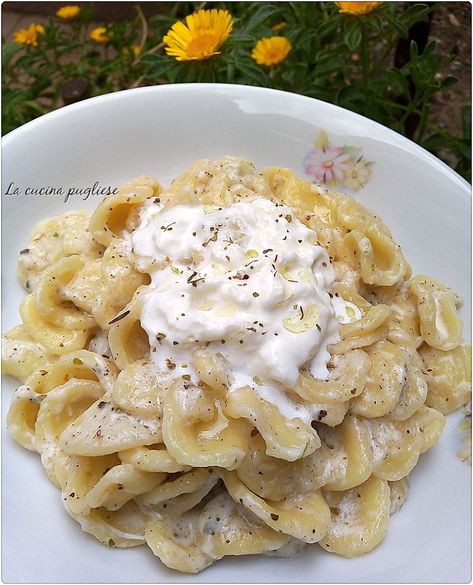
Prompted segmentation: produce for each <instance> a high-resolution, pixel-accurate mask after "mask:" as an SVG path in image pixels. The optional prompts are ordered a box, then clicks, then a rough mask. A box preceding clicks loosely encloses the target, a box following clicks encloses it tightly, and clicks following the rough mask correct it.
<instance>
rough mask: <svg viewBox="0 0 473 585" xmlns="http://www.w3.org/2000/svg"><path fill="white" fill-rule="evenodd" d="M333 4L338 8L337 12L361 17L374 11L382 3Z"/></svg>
mask: <svg viewBox="0 0 473 585" xmlns="http://www.w3.org/2000/svg"><path fill="white" fill-rule="evenodd" d="M335 4H336V5H337V6H338V9H339V12H341V13H343V14H353V15H355V16H361V15H362V14H368V12H372V11H373V10H375V9H376V8H378V6H379V5H380V4H382V2H335Z"/></svg>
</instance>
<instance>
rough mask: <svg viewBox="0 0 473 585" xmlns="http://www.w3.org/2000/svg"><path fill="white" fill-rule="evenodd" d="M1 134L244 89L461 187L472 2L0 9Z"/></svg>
mask: <svg viewBox="0 0 473 585" xmlns="http://www.w3.org/2000/svg"><path fill="white" fill-rule="evenodd" d="M2 66H3V67H2V134H5V133H7V132H10V131H11V130H13V129H15V128H17V127H18V126H20V125H22V124H24V123H26V122H28V121H29V120H32V119H33V118H35V117H37V116H40V115H42V114H44V113H47V112H49V111H51V110H54V109H56V108H59V107H62V106H63V105H67V104H70V103H74V102H76V101H79V100H82V99H85V98H87V97H92V96H96V95H100V94H104V93H109V92H113V91H119V90H122V89H128V88H133V87H140V86H146V85H157V84H165V83H187V82H215V83H241V84H247V85H257V86H262V87H271V88H275V89H282V90H285V91H291V92H296V93H300V94H303V95H306V96H310V97H314V98H317V99H321V100H324V101H327V102H331V103H334V104H338V105H340V106H342V107H344V108H348V109H350V110H353V111H355V112H358V113H360V114H362V115H364V116H367V117H369V118H372V119H374V120H376V121H378V122H380V123H382V124H384V125H386V126H388V127H390V128H392V129H393V130H396V131H397V132H400V133H402V134H404V135H405V136H407V137H408V138H411V139H412V140H414V141H415V142H417V143H418V144H420V145H422V146H423V147H425V148H426V149H428V150H429V151H431V152H433V153H434V154H436V155H437V156H439V157H440V158H441V159H442V160H444V161H445V162H446V163H447V164H449V165H450V166H451V167H452V168H454V169H456V170H457V172H459V173H460V174H461V175H463V176H464V177H465V178H466V179H468V180H470V181H471V4H470V3H469V2H275V3H269V2H141V3H140V2H137V3H132V2H77V3H74V4H72V3H71V4H66V3H59V2H8V1H6V2H3V3H2Z"/></svg>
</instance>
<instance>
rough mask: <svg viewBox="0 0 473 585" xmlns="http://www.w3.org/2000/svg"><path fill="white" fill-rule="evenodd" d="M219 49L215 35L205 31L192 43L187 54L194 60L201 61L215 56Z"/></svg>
mask: <svg viewBox="0 0 473 585" xmlns="http://www.w3.org/2000/svg"><path fill="white" fill-rule="evenodd" d="M217 48H218V38H217V36H216V35H215V33H212V32H208V31H203V32H200V33H198V34H197V35H196V36H195V37H194V38H193V39H192V40H191V41H190V43H189V45H188V47H187V51H186V52H187V54H188V55H189V57H191V58H193V59H201V58H202V57H210V56H211V55H214V54H215V52H216V50H217Z"/></svg>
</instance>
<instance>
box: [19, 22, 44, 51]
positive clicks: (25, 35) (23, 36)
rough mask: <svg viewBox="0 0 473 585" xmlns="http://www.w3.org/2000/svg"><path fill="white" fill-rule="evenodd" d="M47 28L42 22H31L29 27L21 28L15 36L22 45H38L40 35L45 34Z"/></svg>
mask: <svg viewBox="0 0 473 585" xmlns="http://www.w3.org/2000/svg"><path fill="white" fill-rule="evenodd" d="M44 33H45V28H44V26H43V25H42V24H30V26H29V27H28V28H20V30H18V31H16V33H15V34H14V36H13V40H14V41H15V43H18V44H20V45H32V46H33V47H36V46H37V44H38V35H44Z"/></svg>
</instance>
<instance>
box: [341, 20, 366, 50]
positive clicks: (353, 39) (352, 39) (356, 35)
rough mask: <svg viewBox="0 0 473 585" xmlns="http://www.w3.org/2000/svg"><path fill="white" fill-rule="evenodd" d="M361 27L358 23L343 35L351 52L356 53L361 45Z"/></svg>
mask: <svg viewBox="0 0 473 585" xmlns="http://www.w3.org/2000/svg"><path fill="white" fill-rule="evenodd" d="M361 37H362V32H361V27H360V25H359V24H358V22H355V23H353V24H352V25H351V26H349V27H347V28H346V30H345V33H344V35H343V42H344V43H345V45H346V46H347V47H348V48H349V49H350V51H356V49H358V47H359V46H360V44H361Z"/></svg>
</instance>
